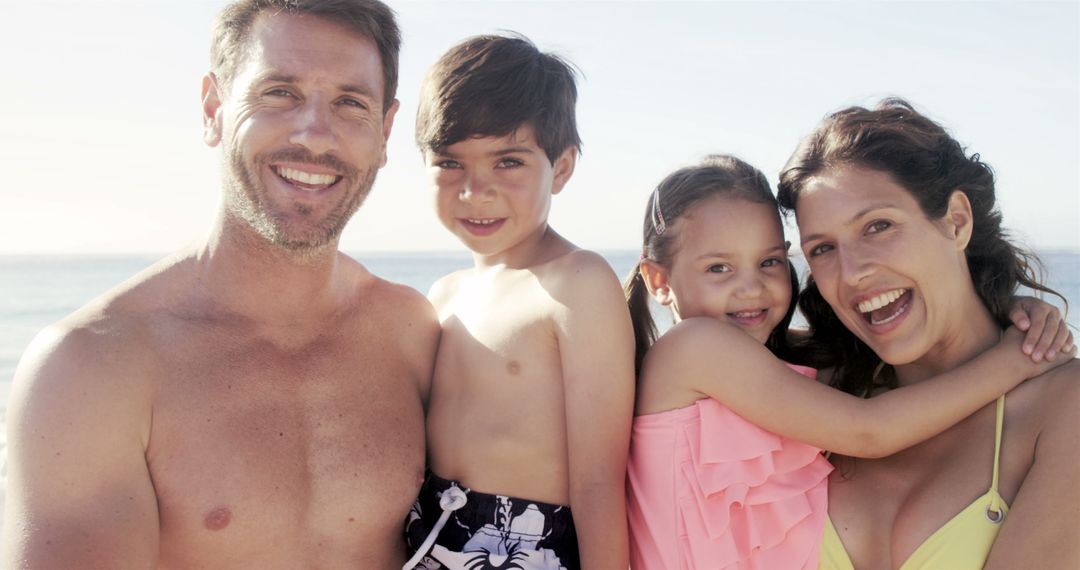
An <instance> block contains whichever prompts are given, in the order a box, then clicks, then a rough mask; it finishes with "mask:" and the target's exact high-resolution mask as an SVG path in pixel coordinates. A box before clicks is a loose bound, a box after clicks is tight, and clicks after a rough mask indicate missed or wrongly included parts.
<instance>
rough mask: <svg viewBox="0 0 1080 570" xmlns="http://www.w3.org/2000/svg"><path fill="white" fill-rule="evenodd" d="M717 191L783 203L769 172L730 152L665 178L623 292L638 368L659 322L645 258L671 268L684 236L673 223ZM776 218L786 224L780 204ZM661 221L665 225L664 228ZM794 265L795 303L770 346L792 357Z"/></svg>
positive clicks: (656, 192)
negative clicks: (643, 270) (651, 302)
mask: <svg viewBox="0 0 1080 570" xmlns="http://www.w3.org/2000/svg"><path fill="white" fill-rule="evenodd" d="M713 196H726V197H730V198H733V199H739V200H746V201H749V202H754V203H757V204H768V205H769V206H771V207H773V208H777V203H776V197H775V196H773V193H772V189H771V188H770V186H769V181H768V179H766V178H765V175H764V174H762V173H761V171H760V170H758V169H756V168H754V167H753V166H751V165H749V164H747V163H746V162H744V161H742V160H740V159H738V158H736V157H734V156H730V155H712V156H709V157H706V158H705V160H703V161H702V162H701V163H700V164H698V165H695V166H689V167H686V168H681V169H679V170H676V171H675V172H672V173H671V174H669V175H668V176H667V177H666V178H664V179H663V180H662V181H661V182H660V184H659V185H658V186H657V187H656V190H654V191H653V193H652V194H651V195H650V198H649V203H648V205H647V206H646V208H645V223H644V227H643V228H642V253H641V261H638V263H637V265H635V266H634V268H633V269H632V270H631V271H630V274H629V275H627V277H626V280H625V281H624V282H623V292H624V293H625V294H626V303H627V305H629V307H630V318H631V321H632V322H633V325H634V340H635V343H636V355H635V369H636V370H637V371H638V372H640V371H641V363H642V361H643V360H644V359H645V353H646V352H647V351H648V350H649V347H650V346H652V344H653V343H654V342H656V338H657V336H658V334H657V333H658V331H657V328H656V323H655V322H654V321H653V318H652V313H651V312H650V311H649V291H648V289H647V288H646V286H645V279H644V278H643V277H642V275H641V264H642V261H644V260H645V259H648V260H650V261H652V262H654V263H656V264H658V265H660V266H662V267H667V268H670V267H671V262H672V258H673V257H674V256H675V253H676V248H677V241H678V229H677V228H673V226H674V225H675V222H677V221H678V220H679V219H680V218H682V217H683V216H684V215H685V214H687V213H689V212H690V211H692V209H693V207H694V205H695V204H697V203H699V202H701V201H702V200H705V199H706V198H711V197H713ZM776 223H777V224H780V214H779V209H777V217H776ZM658 225H660V226H661V227H662V228H663V229H661V230H659V231H658V230H657V226H658ZM788 271H789V272H790V273H791V303H790V304H789V305H788V309H787V313H786V314H785V315H784V318H783V320H781V321H780V323H779V324H778V325H776V328H774V329H773V331H772V333H771V334H770V335H769V338H768V340H767V341H766V343H765V346H767V347H768V348H769V349H770V350H772V351H773V353H774V354H776V355H777V356H779V357H780V358H789V353H790V348H789V347H788V343H787V329H788V325H789V324H790V323H791V317H792V316H793V315H794V314H795V307H796V300H797V298H798V291H799V278H798V274H797V273H796V271H795V267H794V266H793V265H792V264H791V262H790V261H789V262H788Z"/></svg>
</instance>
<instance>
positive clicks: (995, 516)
mask: <svg viewBox="0 0 1080 570" xmlns="http://www.w3.org/2000/svg"><path fill="white" fill-rule="evenodd" d="M986 520H988V521H990V522H992V523H994V524H1001V521H1003V520H1005V511H1003V510H1001V509H998V510H996V511H992V510H990V505H986Z"/></svg>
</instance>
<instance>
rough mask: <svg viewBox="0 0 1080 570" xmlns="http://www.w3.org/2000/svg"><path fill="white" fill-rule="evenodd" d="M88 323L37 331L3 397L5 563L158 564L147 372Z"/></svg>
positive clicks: (24, 565)
mask: <svg viewBox="0 0 1080 570" xmlns="http://www.w3.org/2000/svg"><path fill="white" fill-rule="evenodd" d="M96 337H97V333H92V332H89V331H85V330H80V331H74V332H70V331H65V332H56V331H55V330H53V331H46V332H43V333H41V334H39V335H38V338H37V339H35V340H34V342H33V343H32V344H31V346H30V348H29V349H28V350H27V352H26V354H25V355H24V356H23V358H22V360H21V362H20V364H19V368H18V370H17V371H16V374H15V381H14V384H13V386H12V391H11V397H10V401H9V406H8V416H7V432H8V439H7V443H8V448H7V450H8V480H7V497H6V511H5V517H4V523H5V524H4V536H3V554H2V558H3V559H2V562H0V566H2V567H3V568H13V569H15V568H155V567H156V566H157V556H158V512H157V500H156V497H155V494H154V487H153V484H152V482H151V480H150V474H149V469H148V467H147V465H146V459H145V445H146V441H147V438H148V437H149V431H150V413H151V410H150V404H149V402H150V398H149V397H148V394H147V391H146V389H145V388H146V387H147V386H148V385H149V384H148V383H147V382H139V381H136V382H131V381H129V380H130V379H131V377H132V375H131V374H129V372H131V371H129V370H126V369H125V364H123V363H122V361H123V360H124V358H123V356H122V354H123V352H122V350H121V349H117V347H115V346H110V345H107V344H106V345H105V346H103V343H102V342H100V339H98V338H96Z"/></svg>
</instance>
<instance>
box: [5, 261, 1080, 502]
mask: <svg viewBox="0 0 1080 570" xmlns="http://www.w3.org/2000/svg"><path fill="white" fill-rule="evenodd" d="M601 253H602V254H603V255H604V258H605V259H607V261H608V263H609V264H610V265H611V267H612V269H614V271H615V273H616V274H618V275H619V276H620V278H622V277H624V276H625V275H626V274H627V273H628V272H629V271H630V270H631V269H632V268H633V266H634V264H635V263H636V262H637V260H638V253H637V252H636V251H611V252H601ZM352 256H353V257H354V258H356V259H358V260H360V261H361V262H362V263H364V265H366V266H367V267H368V269H370V270H371V271H372V272H373V273H375V274H376V275H379V276H381V277H383V278H385V279H389V280H390V281H395V282H398V283H403V284H405V285H408V286H410V287H413V288H415V289H417V290H419V291H421V292H426V291H427V290H428V289H429V288H430V287H431V285H432V284H433V283H434V282H435V280H437V279H438V278H439V277H441V276H443V275H445V274H447V273H449V272H451V271H454V270H457V269H462V268H465V267H469V265H470V264H471V259H470V257H469V255H468V254H467V253H466V252H460V253H354V254H352ZM159 257H160V256H155V255H126V256H0V402H2V403H3V405H2V407H0V427H2V421H3V418H4V417H5V416H6V413H5V412H6V408H7V406H6V402H7V395H8V392H9V391H10V388H11V381H12V377H13V376H14V374H15V367H16V364H17V363H18V360H19V356H20V355H21V354H22V352H23V351H24V350H25V349H26V346H27V345H28V344H29V343H30V341H31V340H32V339H33V337H34V335H35V334H37V332H38V331H40V330H41V329H42V328H44V327H46V326H47V325H49V324H51V323H54V322H56V321H58V320H60V319H61V318H63V317H64V316H65V315H67V314H69V313H71V312H72V311H74V310H76V309H78V308H79V307H81V306H82V305H84V304H86V303H87V302H89V301H91V300H92V299H94V298H95V297H97V296H98V295H101V294H102V293H104V292H106V291H107V290H109V289H110V288H112V287H114V286H116V285H117V284H119V283H121V282H122V281H124V280H126V279H128V278H130V277H132V276H133V275H135V274H136V273H138V272H139V271H140V270H141V269H143V268H145V267H147V266H148V265H150V264H151V263H153V262H154V261H155V260H156V259H158V258H159ZM1040 257H1041V258H1042V260H1043V262H1044V263H1045V265H1046V270H1047V278H1046V282H1047V284H1048V285H1050V287H1051V288H1053V289H1055V290H1057V291H1058V292H1060V293H1061V294H1062V295H1064V296H1065V298H1066V299H1068V300H1069V301H1070V303H1071V304H1073V305H1074V306H1075V304H1076V303H1077V302H1080V250H1077V251H1061V250H1058V251H1045V252H1041V253H1040ZM793 260H794V261H795V263H796V266H797V267H798V268H799V270H800V271H799V273H800V275H801V276H802V275H803V274H804V273H805V264H804V263H802V260H801V259H800V258H798V257H796V258H793ZM654 309H657V310H656V312H655V316H656V317H657V323H658V325H659V326H660V327H661V328H665V327H666V326H668V325H669V324H670V316H667V315H665V314H664V312H663V311H662V310H659V308H658V307H654ZM1068 322H1069V324H1070V325H1072V327H1073V328H1074V335H1075V334H1077V333H1076V332H1075V330H1076V328H1077V327H1080V308H1077V309H1075V310H1073V311H1072V312H1071V313H1070V314H1069V316H1068ZM799 323H800V321H799V319H796V321H795V324H796V325H798V324H799ZM5 444H6V433H5V431H4V430H3V429H0V523H2V512H3V498H4V488H5V482H6V457H5V456H6V445H5Z"/></svg>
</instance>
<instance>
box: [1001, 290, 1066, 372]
mask: <svg viewBox="0 0 1080 570" xmlns="http://www.w3.org/2000/svg"><path fill="white" fill-rule="evenodd" d="M1009 320H1010V321H1012V323H1013V325H1015V326H1016V328H1018V329H1020V330H1021V331H1027V335H1026V336H1025V337H1024V342H1023V345H1022V346H1021V350H1022V351H1023V352H1024V354H1026V355H1028V356H1030V357H1031V360H1032V361H1033V362H1036V363H1038V362H1041V361H1045V362H1050V361H1052V360H1054V357H1056V356H1057V355H1058V353H1061V352H1064V353H1072V351H1073V348H1074V345H1073V335H1072V331H1070V330H1069V327H1068V325H1067V324H1066V323H1065V319H1063V318H1061V311H1059V310H1058V308H1057V307H1055V306H1053V305H1051V304H1050V303H1047V302H1046V301H1043V300H1042V299H1036V298H1035V297H1013V303H1012V309H1010V310H1009Z"/></svg>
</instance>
